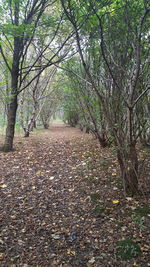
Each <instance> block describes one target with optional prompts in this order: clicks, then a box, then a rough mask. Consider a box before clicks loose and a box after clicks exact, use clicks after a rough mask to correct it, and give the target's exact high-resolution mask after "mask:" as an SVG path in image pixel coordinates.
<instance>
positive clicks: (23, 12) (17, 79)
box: [0, 0, 72, 151]
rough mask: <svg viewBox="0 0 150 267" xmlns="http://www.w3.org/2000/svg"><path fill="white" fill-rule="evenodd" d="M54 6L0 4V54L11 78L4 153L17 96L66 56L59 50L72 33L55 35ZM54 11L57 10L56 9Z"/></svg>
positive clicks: (46, 0)
mask: <svg viewBox="0 0 150 267" xmlns="http://www.w3.org/2000/svg"><path fill="white" fill-rule="evenodd" d="M55 3H56V1H51V0H31V1H25V0H11V1H10V0H4V1H3V3H1V4H0V11H1V21H2V23H1V26H0V32H1V38H0V53H1V56H2V58H3V62H4V63H5V65H6V67H7V70H8V71H9V73H10V79H11V82H10V89H9V90H10V101H9V103H8V115H7V129H6V137H5V144H4V148H3V149H4V151H10V150H12V148H13V138H14V131H15V121H16V112H17V107H18V95H19V93H20V92H22V91H23V90H24V89H26V88H27V87H28V86H29V85H30V84H31V83H32V82H33V81H34V80H35V79H36V78H37V77H38V76H39V75H40V74H41V73H42V72H43V71H44V70H45V69H46V68H47V67H48V66H51V65H53V64H54V63H59V62H60V61H61V60H62V59H63V58H64V57H65V56H66V55H67V52H66V50H65V49H64V51H62V50H63V47H64V45H65V44H66V43H67V41H68V40H69V38H71V36H72V33H71V34H68V33H67V34H64V35H63V38H62V36H60V35H58V33H59V32H60V27H63V23H62V16H61V14H60V13H59V16H58V13H56V14H55V17H54V15H53V13H52V11H51V10H52V5H55ZM54 8H56V7H55V6H54V7H53V9H54ZM57 9H58V10H59V11H60V8H59V6H57ZM55 10H56V9H55ZM60 12H61V11H60ZM44 27H45V28H44ZM44 29H45V30H44ZM43 41H44V45H42V48H41V47H40V44H41V43H42V42H43ZM56 42H57V45H56ZM6 46H8V47H9V50H10V51H11V57H7V54H6ZM34 46H36V47H37V48H39V53H37V55H36V57H33V54H32V53H33V47H34ZM52 48H53V49H52ZM34 56H35V55H34ZM39 60H41V63H40V65H38V63H39ZM37 70H39V71H38V73H37ZM34 71H35V74H34V75H33V77H32V78H31V80H29V79H28V78H29V73H31V72H32V73H34Z"/></svg>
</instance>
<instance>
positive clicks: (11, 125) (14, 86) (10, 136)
mask: <svg viewBox="0 0 150 267" xmlns="http://www.w3.org/2000/svg"><path fill="white" fill-rule="evenodd" d="M20 47H21V42H20V38H19V37H15V38H14V54H13V63H12V71H11V100H10V103H9V107H8V116H7V128H6V136H5V143H4V146H3V150H4V151H5V152H8V151H11V150H12V149H13V140H14V134H15V123H16V113H17V107H18V101H17V98H18V97H17V95H18V77H19V52H20Z"/></svg>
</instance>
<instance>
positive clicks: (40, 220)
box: [0, 124, 150, 267]
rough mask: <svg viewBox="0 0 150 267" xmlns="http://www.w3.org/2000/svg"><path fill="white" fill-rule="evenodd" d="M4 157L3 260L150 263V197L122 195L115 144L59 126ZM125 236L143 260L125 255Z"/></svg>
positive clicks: (69, 264) (18, 143)
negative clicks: (121, 252) (122, 249)
mask: <svg viewBox="0 0 150 267" xmlns="http://www.w3.org/2000/svg"><path fill="white" fill-rule="evenodd" d="M148 156H149V157H150V155H149V154H148ZM0 161H1V166H0V175H1V179H0V190H1V193H0V197H1V203H0V226H1V232H0V252H1V253H0V266H13V267H14V266H17V267H18V266H20V267H23V266H24V267H27V266H39V267H43V266H45V267H48V266H52V267H53V266H59V267H60V266H66V267H73V266H74V267H78V266H80V267H81V266H87V267H92V266H93V267H100V266H116V267H117V266H128V267H129V266H143V267H146V266H150V257H149V255H150V246H149V245H150V243H149V242H150V239H149V237H150V208H149V209H148V206H149V205H150V199H149V198H148V199H147V195H141V196H137V197H134V198H132V197H125V196H124V193H123V186H122V180H121V179H120V172H119V166H118V163H117V161H116V158H115V155H114V151H113V150H112V149H110V148H100V145H99V143H98V142H97V140H95V138H94V137H93V136H91V135H89V134H85V133H83V132H81V131H80V130H79V129H75V128H72V127H68V126H65V125H63V124H61V125H53V126H51V127H50V129H49V130H45V131H39V132H37V133H34V134H32V135H31V137H30V139H25V138H23V137H18V138H15V150H14V151H13V152H9V153H2V152H1V153H0ZM149 162H150V161H148V164H149ZM145 182H146V186H149V184H150V180H147V181H145ZM142 208H143V209H142ZM123 239H129V240H133V241H134V242H135V243H136V244H138V245H139V246H140V249H141V254H140V255H139V256H138V257H137V258H132V257H131V259H130V257H129V260H126V261H125V260H121V259H120V258H119V255H117V251H118V250H117V246H118V241H120V240H123ZM129 254H130V253H129ZM128 256H130V255H128Z"/></svg>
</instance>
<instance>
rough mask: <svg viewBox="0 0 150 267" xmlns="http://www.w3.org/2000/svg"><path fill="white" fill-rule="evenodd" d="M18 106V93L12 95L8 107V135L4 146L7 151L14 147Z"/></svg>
mask: <svg viewBox="0 0 150 267" xmlns="http://www.w3.org/2000/svg"><path fill="white" fill-rule="evenodd" d="M17 107H18V104H17V95H15V96H13V97H12V100H11V103H10V104H9V108H8V116H7V128H6V136H5V143H4V146H3V151H5V152H9V151H11V150H12V149H13V139H14V133H15V123H16V112H17Z"/></svg>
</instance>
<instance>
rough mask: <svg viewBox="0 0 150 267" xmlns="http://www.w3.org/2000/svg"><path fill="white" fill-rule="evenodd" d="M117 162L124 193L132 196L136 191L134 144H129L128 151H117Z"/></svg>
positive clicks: (136, 165)
mask: <svg viewBox="0 0 150 267" xmlns="http://www.w3.org/2000/svg"><path fill="white" fill-rule="evenodd" d="M117 157H118V162H119V165H120V170H121V175H122V178H123V185H124V191H125V195H129V196H133V195H135V194H137V193H138V191H139V190H138V157H137V152H136V148H135V144H131V145H130V146H129V148H128V151H125V152H124V151H123V150H118V151H117Z"/></svg>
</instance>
